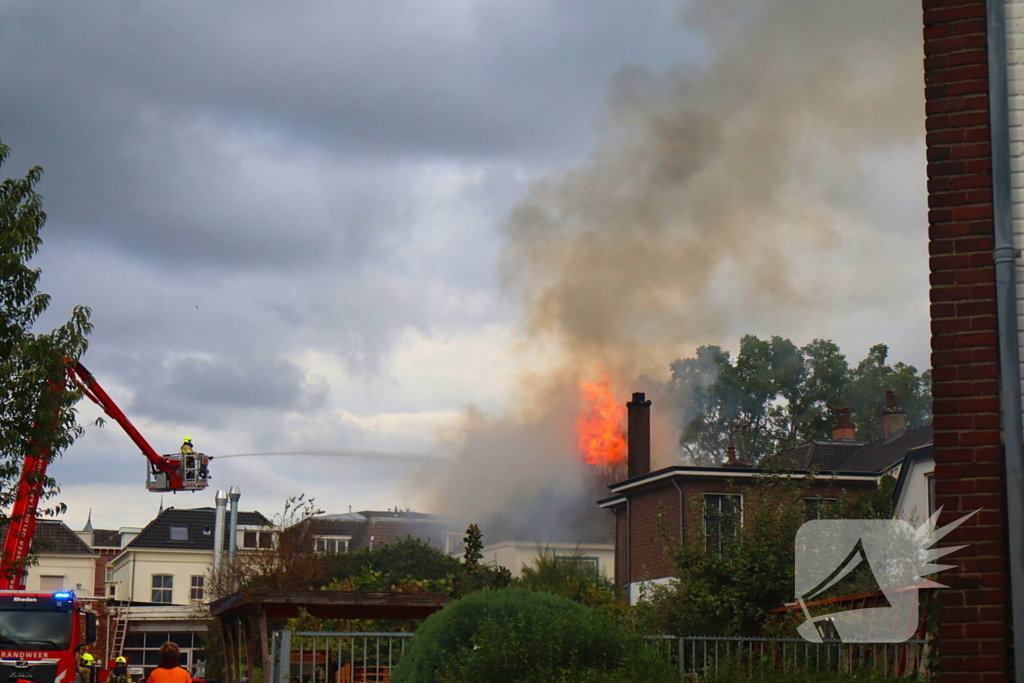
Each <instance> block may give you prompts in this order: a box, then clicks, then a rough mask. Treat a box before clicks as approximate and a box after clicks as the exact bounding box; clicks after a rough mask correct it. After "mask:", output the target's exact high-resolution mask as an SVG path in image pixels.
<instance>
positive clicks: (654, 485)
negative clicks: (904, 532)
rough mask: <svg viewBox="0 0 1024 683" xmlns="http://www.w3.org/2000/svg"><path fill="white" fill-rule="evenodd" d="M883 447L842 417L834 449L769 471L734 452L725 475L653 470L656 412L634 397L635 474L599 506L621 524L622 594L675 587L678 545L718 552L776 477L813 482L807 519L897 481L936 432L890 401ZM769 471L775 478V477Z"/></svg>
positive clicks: (794, 451)
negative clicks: (913, 422) (757, 489)
mask: <svg viewBox="0 0 1024 683" xmlns="http://www.w3.org/2000/svg"><path fill="white" fill-rule="evenodd" d="M887 406H888V407H887V409H886V412H885V413H884V414H883V416H882V419H883V433H884V436H883V437H882V438H881V439H877V440H874V441H870V442H863V441H857V440H856V438H855V437H856V435H855V433H854V430H853V425H852V423H851V422H850V420H849V411H845V410H843V411H840V413H839V421H838V423H837V424H836V426H835V428H834V429H833V433H832V439H831V440H827V441H826V440H822V441H811V442H808V443H805V444H801V445H799V446H797V447H795V448H791V449H788V450H785V451H782V452H780V453H778V454H776V455H774V456H772V457H771V458H770V460H771V462H770V464H769V465H766V467H751V466H749V465H748V464H746V463H744V462H742V460H741V459H738V458H737V457H736V454H735V451H734V450H733V449H730V453H729V459H728V460H727V461H726V463H725V464H724V465H723V466H720V467H694V466H685V465H676V466H672V467H666V468H663V469H660V470H656V471H653V472H652V471H651V469H650V407H651V402H650V401H648V400H645V397H644V394H641V393H636V394H633V400H632V401H630V402H629V403H628V404H627V407H628V410H629V413H628V421H629V434H628V449H629V453H628V463H629V466H628V473H629V478H628V479H626V480H625V481H620V482H618V483H615V484H612V485H611V486H610V487H609V490H610V492H611V496H610V497H608V498H605V499H604V500H601V501H598V505H599V506H600V507H601V508H604V509H606V510H609V511H610V512H611V513H612V514H613V515H614V518H615V586H616V588H617V589H618V590H619V591H620V594H621V595H623V596H624V597H625V598H627V599H628V601H629V603H630V604H636V602H637V601H638V600H639V599H640V597H641V594H642V591H643V587H644V585H645V584H647V583H663V582H667V581H668V580H670V578H671V577H672V575H673V571H674V555H675V550H676V549H677V548H678V547H679V545H680V544H684V543H685V544H692V543H704V544H707V545H708V546H709V547H710V546H713V545H715V544H719V545H720V544H721V542H722V538H723V537H724V536H725V535H727V534H730V533H734V531H735V525H736V524H742V523H743V518H744V513H745V512H746V513H749V512H750V511H751V510H752V506H755V505H759V504H763V500H762V498H761V496H758V495H753V493H754V491H753V487H754V486H755V485H756V484H757V483H758V482H759V481H760V480H762V479H763V477H765V476H766V474H767V473H768V472H769V471H771V472H779V473H780V474H781V475H782V476H785V477H788V478H790V479H792V480H796V481H804V482H807V488H806V491H805V493H804V495H805V504H806V506H807V509H808V514H810V515H814V514H815V513H814V510H815V509H816V508H817V507H818V506H820V505H822V504H823V503H828V502H832V501H838V500H839V499H841V498H844V497H849V496H858V495H861V494H862V493H865V492H867V491H871V490H874V489H875V488H877V486H878V484H879V481H880V478H881V477H882V476H885V475H891V476H897V475H898V474H899V471H900V469H901V467H902V465H903V463H904V461H905V459H906V457H907V453H908V451H910V450H912V449H915V448H918V447H920V446H922V445H925V444H930V443H931V441H932V429H931V427H930V426H928V427H922V428H919V429H914V430H910V431H907V430H906V421H905V419H904V417H903V413H902V411H901V410H900V409H899V407H898V405H897V403H896V398H895V396H894V395H892V394H891V392H890V395H889V396H887ZM769 467H770V470H769V469H768V468H769Z"/></svg>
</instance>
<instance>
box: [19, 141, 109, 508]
mask: <svg viewBox="0 0 1024 683" xmlns="http://www.w3.org/2000/svg"><path fill="white" fill-rule="evenodd" d="M9 153H10V150H9V148H8V147H6V146H5V145H4V144H3V143H2V142H0V166H2V165H3V163H4V162H5V161H6V159H7V157H8V155H9ZM42 174H43V170H42V169H41V168H39V167H38V166H36V167H33V168H32V169H31V170H29V172H28V173H27V174H26V176H25V177H24V178H8V179H5V180H3V181H2V182H0V454H2V458H0V508H5V509H8V508H9V507H10V506H11V505H12V504H13V502H14V498H15V494H16V491H17V484H18V480H19V477H20V474H21V466H22V463H23V462H24V461H25V458H26V457H27V456H30V455H42V456H43V457H45V458H46V459H47V460H48V461H52V460H53V458H55V457H56V456H58V455H60V454H61V453H62V452H63V451H64V450H65V449H67V448H68V447H69V446H70V445H71V444H72V443H74V441H75V439H76V438H78V437H79V436H80V435H81V433H82V430H81V427H80V426H79V425H78V423H77V420H76V411H75V409H74V405H75V403H76V402H77V401H78V399H79V398H80V393H79V392H77V391H75V390H74V387H71V386H66V385H65V374H64V370H65V367H66V366H67V360H66V359H71V360H77V359H78V358H79V357H81V355H82V354H83V353H85V349H86V346H87V342H86V336H87V335H88V334H89V332H90V331H91V329H92V324H91V323H90V322H89V309H88V308H85V307H83V306H77V307H75V308H74V310H73V311H72V314H71V319H70V320H69V321H68V322H66V323H64V324H63V325H61V326H60V327H58V328H56V329H54V330H52V331H50V332H47V333H40V332H37V330H36V327H37V322H38V319H39V317H40V316H41V315H42V314H43V312H44V311H46V309H47V308H48V306H49V304H50V297H49V296H48V295H47V294H44V293H42V292H40V291H38V288H37V285H38V283H39V277H40V271H39V269H38V268H31V267H30V266H29V263H30V261H31V259H32V257H33V256H34V255H35V254H36V252H38V250H39V247H40V245H41V244H42V240H41V239H40V237H39V232H40V230H41V229H42V227H43V225H44V223H45V222H46V214H45V213H44V212H43V204H42V197H40V196H39V195H38V194H37V193H36V192H35V190H34V189H33V188H34V187H35V185H36V184H37V183H38V182H39V180H40V178H41V177H42ZM40 483H41V484H42V489H43V496H42V499H47V498H50V497H52V496H53V495H55V494H56V493H57V492H58V490H59V489H58V487H57V485H56V482H54V481H53V479H52V478H49V477H45V478H43V479H42V481H41V482H40ZM58 511H59V510H57V509H50V510H40V511H39V513H40V514H46V513H54V512H58Z"/></svg>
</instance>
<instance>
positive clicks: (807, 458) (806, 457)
mask: <svg viewBox="0 0 1024 683" xmlns="http://www.w3.org/2000/svg"><path fill="white" fill-rule="evenodd" d="M863 445H864V442H863V441H811V442H808V443H803V444H800V445H799V446H794V447H793V448H789V449H786V450H784V451H780V452H779V453H776V454H775V456H774V457H772V460H773V461H774V462H776V463H778V464H779V465H782V466H784V467H792V468H794V469H798V470H809V469H817V470H822V471H827V472H831V471H833V470H837V469H843V470H846V469H847V468H845V467H840V465H841V464H842V463H843V462H844V461H845V460H846V459H847V458H849V457H850V456H851V455H853V453H854V452H855V451H857V450H858V449H859V448H861V447H862V446H863Z"/></svg>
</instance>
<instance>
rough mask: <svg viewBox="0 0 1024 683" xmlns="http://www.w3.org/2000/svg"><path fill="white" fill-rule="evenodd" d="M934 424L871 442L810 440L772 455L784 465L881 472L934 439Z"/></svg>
mask: <svg viewBox="0 0 1024 683" xmlns="http://www.w3.org/2000/svg"><path fill="white" fill-rule="evenodd" d="M931 440H932V428H931V425H928V426H926V427H921V428H920V429H913V430H910V431H908V432H906V433H905V434H903V435H902V436H899V437H897V438H895V439H890V440H889V441H886V440H885V439H877V440H875V441H871V442H869V443H862V442H857V441H811V442H810V443H805V444H801V445H799V446H796V447H795V448H790V449H787V450H784V451H781V452H779V453H777V454H776V455H774V456H772V458H771V459H772V461H774V462H776V463H778V464H779V465H782V466H783V467H787V468H792V469H797V470H817V471H819V472H878V473H882V472H884V471H886V470H888V469H889V468H891V467H893V466H894V465H897V464H899V463H901V462H903V458H904V457H905V456H906V455H907V451H909V450H910V449H912V448H917V447H918V446H923V445H924V444H927V443H931Z"/></svg>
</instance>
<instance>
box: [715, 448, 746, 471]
mask: <svg viewBox="0 0 1024 683" xmlns="http://www.w3.org/2000/svg"><path fill="white" fill-rule="evenodd" d="M725 453H726V456H727V458H726V461H725V462H724V463H722V467H732V468H736V467H740V468H745V467H751V465H750V464H749V463H746V462H744V461H743V460H740V459H738V458H737V457H736V446H735V445H733V444H731V443H730V444H729V447H728V448H727V449H726V450H725Z"/></svg>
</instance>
